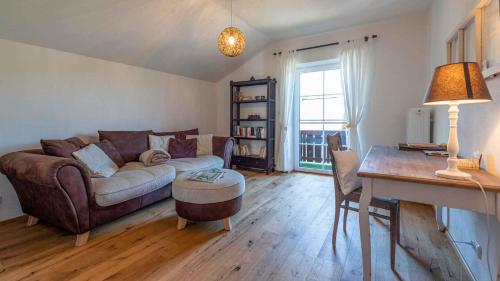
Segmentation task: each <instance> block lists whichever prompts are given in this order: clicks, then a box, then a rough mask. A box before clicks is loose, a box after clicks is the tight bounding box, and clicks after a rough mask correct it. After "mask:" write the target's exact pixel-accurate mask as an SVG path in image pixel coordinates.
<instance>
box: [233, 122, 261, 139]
mask: <svg viewBox="0 0 500 281" xmlns="http://www.w3.org/2000/svg"><path fill="white" fill-rule="evenodd" d="M233 135H234V136H235V137H244V138H256V139H264V138H266V128H264V127H241V126H239V125H236V126H234V127H233Z"/></svg>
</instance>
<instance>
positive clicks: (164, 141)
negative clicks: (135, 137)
mask: <svg viewBox="0 0 500 281" xmlns="http://www.w3.org/2000/svg"><path fill="white" fill-rule="evenodd" d="M174 138H175V136H171V135H166V136H155V135H149V149H163V150H165V151H168V142H169V141H170V139H174Z"/></svg>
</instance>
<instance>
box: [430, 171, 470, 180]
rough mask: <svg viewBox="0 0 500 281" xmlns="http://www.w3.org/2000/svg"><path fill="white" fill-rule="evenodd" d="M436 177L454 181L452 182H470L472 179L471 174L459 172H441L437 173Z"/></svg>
mask: <svg viewBox="0 0 500 281" xmlns="http://www.w3.org/2000/svg"><path fill="white" fill-rule="evenodd" d="M436 176H438V177H441V178H447V179H452V180H468V179H470V178H472V176H471V175H470V174H467V173H464V172H462V171H459V170H455V171H452V170H439V171H436Z"/></svg>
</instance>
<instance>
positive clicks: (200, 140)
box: [186, 134, 214, 156]
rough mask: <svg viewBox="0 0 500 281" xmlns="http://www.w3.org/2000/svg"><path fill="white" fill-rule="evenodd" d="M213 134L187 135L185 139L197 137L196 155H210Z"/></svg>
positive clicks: (211, 152)
mask: <svg viewBox="0 0 500 281" xmlns="http://www.w3.org/2000/svg"><path fill="white" fill-rule="evenodd" d="M213 138H214V135H213V134H206V135H187V136H186V139H188V140H189V139H197V142H196V156H198V155H212V154H213V149H212V139H213Z"/></svg>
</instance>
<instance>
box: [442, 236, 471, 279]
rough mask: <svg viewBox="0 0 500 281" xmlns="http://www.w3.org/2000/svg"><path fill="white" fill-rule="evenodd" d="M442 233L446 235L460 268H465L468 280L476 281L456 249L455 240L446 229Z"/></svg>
mask: <svg viewBox="0 0 500 281" xmlns="http://www.w3.org/2000/svg"><path fill="white" fill-rule="evenodd" d="M444 233H445V234H446V237H447V238H448V240H450V242H451V246H452V248H453V250H454V251H455V254H456V255H457V256H458V258H459V259H460V262H461V263H462V266H463V267H464V268H465V271H466V272H467V273H468V274H469V277H470V279H471V280H473V281H477V279H476V278H475V277H474V274H472V271H471V270H470V267H469V265H468V264H467V262H466V261H465V259H464V256H462V253H461V252H460V249H459V248H458V246H457V243H455V239H454V238H453V236H452V235H451V233H450V232H449V231H448V229H446V230H445V231H444Z"/></svg>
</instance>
